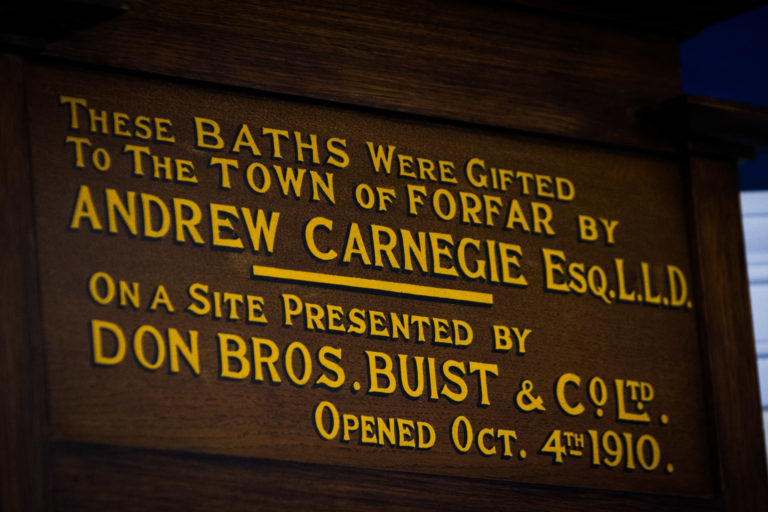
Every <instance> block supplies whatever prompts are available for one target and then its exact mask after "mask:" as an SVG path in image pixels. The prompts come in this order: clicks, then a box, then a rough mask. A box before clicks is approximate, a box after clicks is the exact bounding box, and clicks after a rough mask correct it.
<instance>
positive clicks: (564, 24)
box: [44, 0, 680, 149]
mask: <svg viewBox="0 0 768 512" xmlns="http://www.w3.org/2000/svg"><path fill="white" fill-rule="evenodd" d="M44 54H45V55H49V56H54V57H61V58H64V59H73V60H77V61H81V62H88V63H92V64H97V65H104V66H113V67H120V68H125V69H133V70H141V71H147V72H152V73H159V74H163V75H171V76H178V77H183V78H190V79H196V80H203V81H210V82H218V83H223V84H231V85H235V86H243V87H248V88H253V89H260V90H266V91H274V92H279V93H285V94H292V95H301V96H307V97H312V98H319V99H323V100H331V101H338V102H344V103H351V104H356V105H364V106H370V107H378V108H384V109H390V110H398V111H404V112H412V113H417V114H424V115H429V116H435V117H441V118H449V119H455V120H459V121H463V122H472V123H482V124H486V125H494V126H501V127H505V128H513V129H517V130H524V131H533V132H541V133H546V134H552V135H558V136H566V137H575V138H580V139H588V140H595V141H600V142H608V143H612V144H622V145H633V146H640V147H653V148H657V149H658V148H665V149H671V147H670V146H668V145H667V144H666V143H664V142H663V141H661V139H655V138H652V137H650V136H648V135H646V134H644V133H643V132H642V131H641V130H639V129H638V127H637V123H636V121H635V111H636V110H637V109H638V108H640V107H642V106H647V105H652V104H656V103H659V102H660V101H663V100H665V99H668V98H670V97H673V96H676V95H678V94H679V93H680V83H679V77H678V62H677V41H676V40H675V39H674V38H673V37H671V36H663V35H655V34H652V33H642V32H625V30H624V29H623V28H621V27H616V28H607V27H600V28H599V30H596V27H595V26H593V25H590V24H589V23H587V22H586V21H578V20H569V19H565V18H553V17H548V16H545V15H543V14H536V13H534V12H532V11H529V10H525V11H516V10H515V9H514V8H512V7H510V6H501V5H488V4H474V3H462V2H437V1H435V0H419V1H417V2H404V1H398V2H383V3H378V4H375V3H367V2H355V1H335V2H322V3H317V2H308V1H298V2H291V3H290V4H288V5H286V3H285V2H278V1H267V2H235V1H212V0H201V1H197V2H193V3H191V4H190V3H189V2H184V1H181V0H175V1H169V2H153V1H149V0H141V1H136V2H132V3H131V4H130V9H129V11H128V12H126V13H125V14H124V15H122V16H120V17H118V18H116V19H114V20H110V21H108V22H106V23H104V24H102V25H100V26H97V27H95V28H93V29H90V30H85V31H81V32H78V33H76V34H74V35H72V36H70V37H68V38H65V39H63V40H61V41H59V42H56V43H53V44H51V45H49V46H48V47H47V48H46V50H45V52H44ZM646 70H653V72H646Z"/></svg>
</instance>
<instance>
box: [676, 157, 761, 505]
mask: <svg viewBox="0 0 768 512" xmlns="http://www.w3.org/2000/svg"><path fill="white" fill-rule="evenodd" d="M737 178H738V175H737V172H736V165H735V163H734V162H733V161H728V160H718V159H711V158H705V157H699V156H693V157H691V159H690V197H691V199H690V201H691V203H690V207H691V218H692V229H693V233H692V239H693V241H694V253H695V260H696V261H697V262H698V273H699V279H698V283H700V284H699V287H698V304H699V312H700V317H701V319H700V326H701V328H700V331H701V332H700V337H701V342H702V344H703V346H704V353H705V354H707V356H708V367H709V376H708V377H709V381H710V383H711V395H710V406H711V407H712V413H713V420H714V437H715V439H714V440H715V452H716V457H717V459H718V464H719V469H720V471H719V475H718V476H719V482H718V485H717V486H716V488H717V489H719V490H720V493H721V495H720V496H719V497H718V498H719V499H721V500H722V501H723V504H724V507H725V510H743V511H750V510H762V509H763V508H764V507H765V506H766V504H768V490H767V489H766V481H768V476H766V460H765V447H764V445H763V443H762V442H761V441H762V438H763V435H762V417H761V415H760V397H759V394H758V382H757V369H756V368H757V363H756V360H755V343H754V339H753V334H752V321H751V315H750V307H749V297H748V295H747V290H748V282H747V276H746V271H745V268H746V266H745V260H744V238H743V235H742V229H741V222H740V219H741V214H740V209H739V202H738V197H739V196H738V190H739V189H738V182H737Z"/></svg>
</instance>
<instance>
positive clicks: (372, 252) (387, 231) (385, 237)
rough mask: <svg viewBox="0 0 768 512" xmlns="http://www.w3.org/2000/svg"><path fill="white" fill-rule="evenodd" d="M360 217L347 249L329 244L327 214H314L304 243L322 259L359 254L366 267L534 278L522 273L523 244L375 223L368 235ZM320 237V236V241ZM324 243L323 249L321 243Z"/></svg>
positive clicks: (495, 279) (519, 281) (508, 280)
mask: <svg viewBox="0 0 768 512" xmlns="http://www.w3.org/2000/svg"><path fill="white" fill-rule="evenodd" d="M363 232H364V230H361V227H360V225H359V224H358V223H357V222H352V223H350V224H349V225H348V227H347V230H346V234H345V235H344V240H343V242H342V243H341V245H340V246H338V247H339V248H340V249H341V253H339V252H338V251H336V250H335V249H333V248H331V247H328V245H329V244H328V241H327V237H326V236H325V235H328V233H331V234H332V233H333V221H332V220H331V219H327V218H325V217H315V218H313V219H311V220H310V221H309V222H307V224H306V225H305V228H304V244H305V246H306V248H307V250H308V251H309V253H310V254H311V255H312V256H314V257H315V258H317V259H318V260H320V261H333V260H337V261H338V262H339V263H340V264H343V265H346V264H349V263H351V262H352V259H353V258H357V259H359V260H360V262H361V263H362V264H363V265H364V266H365V267H373V268H377V269H381V268H384V265H385V260H386V264H387V265H389V267H390V268H391V269H392V270H395V271H397V270H401V271H404V272H413V271H414V270H415V269H418V270H420V271H421V272H422V273H424V274H431V275H437V276H444V277H459V276H461V277H463V278H464V279H467V280H470V281H471V280H479V281H486V282H490V283H501V284H506V285H511V286H519V287H526V286H528V281H527V280H526V278H525V276H524V275H523V274H522V273H521V272H520V260H519V258H520V257H521V256H522V254H523V252H522V249H521V248H520V246H519V245H516V244H508V243H505V242H499V241H496V240H478V239H475V238H469V237H464V238H460V239H459V240H458V241H457V240H454V237H453V235H451V234H450V233H439V232H433V231H430V232H424V231H418V232H415V233H414V232H413V231H410V230H407V229H399V230H394V229H392V228H390V227H387V226H383V225H377V224H372V225H370V226H368V230H367V233H366V234H365V235H363ZM318 241H320V242H319V243H318ZM321 247H322V248H321Z"/></svg>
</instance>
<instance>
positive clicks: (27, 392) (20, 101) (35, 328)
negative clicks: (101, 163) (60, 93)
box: [0, 54, 48, 511]
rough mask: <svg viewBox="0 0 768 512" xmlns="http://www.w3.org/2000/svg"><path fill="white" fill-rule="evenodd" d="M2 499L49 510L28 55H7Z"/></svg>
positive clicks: (0, 167) (2, 72) (1, 152)
mask: <svg viewBox="0 0 768 512" xmlns="http://www.w3.org/2000/svg"><path fill="white" fill-rule="evenodd" d="M0 76H2V77H3V79H2V80H0V98H2V101H1V102H0V162H2V164H0V427H1V428H0V485H1V486H2V487H0V497H1V498H0V499H1V501H0V504H2V507H0V508H2V509H3V510H8V511H14V510H44V509H45V508H46V506H47V505H46V504H47V500H48V491H47V479H46V470H47V466H46V441H45V436H46V434H47V423H46V414H45V389H44V375H45V365H44V356H43V351H42V343H41V339H40V336H39V325H40V319H39V314H38V303H37V276H36V269H35V265H34V264H30V262H34V261H35V249H34V248H35V243H34V233H33V210H32V190H31V184H30V175H29V165H28V149H27V133H26V130H25V127H24V119H23V117H24V115H23V113H24V94H23V86H24V84H23V62H22V60H21V59H20V58H19V57H16V56H9V55H5V54H0Z"/></svg>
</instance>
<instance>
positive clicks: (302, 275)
mask: <svg viewBox="0 0 768 512" xmlns="http://www.w3.org/2000/svg"><path fill="white" fill-rule="evenodd" d="M251 273H252V275H253V277H266V278H272V279H279V280H281V281H293V282H297V283H304V284H309V285H319V284H323V285H328V286H334V287H341V288H355V289H358V290H367V291H378V292H387V293H395V294H398V295H408V296H411V297H418V298H425V299H442V300H446V299H447V300H454V301H460V302H470V303H473V304H483V305H488V306H490V305H492V304H493V294H491V293H481V292H468V291H466V290H456V289H454V288H438V287H436V286H421V285H418V284H406V283H396V282H391V281H380V280H378V279H366V278H363V277H348V276H337V275H332V274H321V273H319V272H306V271H303V270H290V269H283V268H277V267H264V266H261V265H253V267H252V269H251Z"/></svg>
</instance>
